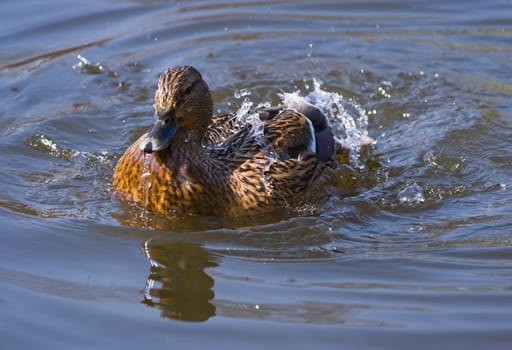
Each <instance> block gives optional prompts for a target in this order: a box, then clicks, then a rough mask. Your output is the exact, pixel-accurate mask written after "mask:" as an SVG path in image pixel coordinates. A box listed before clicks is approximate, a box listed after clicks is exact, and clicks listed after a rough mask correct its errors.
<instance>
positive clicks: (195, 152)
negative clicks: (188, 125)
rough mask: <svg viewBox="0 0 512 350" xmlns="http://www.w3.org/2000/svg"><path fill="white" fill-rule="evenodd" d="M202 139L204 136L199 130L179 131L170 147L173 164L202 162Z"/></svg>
mask: <svg viewBox="0 0 512 350" xmlns="http://www.w3.org/2000/svg"><path fill="white" fill-rule="evenodd" d="M202 138H203V134H202V133H201V132H198V131H197V130H177V131H176V134H175V135H174V136H173V138H172V141H171V144H170V145H169V150H170V156H171V158H172V161H173V163H174V164H176V165H178V164H181V163H182V162H190V161H194V162H196V161H200V160H201V159H202V158H203V157H204V150H203V147H202V146H201V140H202Z"/></svg>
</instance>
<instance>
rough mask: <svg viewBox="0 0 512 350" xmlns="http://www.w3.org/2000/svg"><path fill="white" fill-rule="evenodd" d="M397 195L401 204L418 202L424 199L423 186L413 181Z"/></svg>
mask: <svg viewBox="0 0 512 350" xmlns="http://www.w3.org/2000/svg"><path fill="white" fill-rule="evenodd" d="M397 197H398V201H399V202H400V203H401V204H419V203H423V202H424V201H425V197H424V196H423V188H421V186H420V185H418V184H417V183H413V184H411V185H408V186H406V187H405V188H403V189H401V190H400V191H399V192H398V195H397Z"/></svg>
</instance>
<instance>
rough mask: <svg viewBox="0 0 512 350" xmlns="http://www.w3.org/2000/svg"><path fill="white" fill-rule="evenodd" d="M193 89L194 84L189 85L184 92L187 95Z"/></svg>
mask: <svg viewBox="0 0 512 350" xmlns="http://www.w3.org/2000/svg"><path fill="white" fill-rule="evenodd" d="M191 91H192V86H189V87H188V88H186V89H185V91H184V92H183V93H184V94H185V95H188V94H190V92H191Z"/></svg>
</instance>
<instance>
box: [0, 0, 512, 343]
mask: <svg viewBox="0 0 512 350" xmlns="http://www.w3.org/2000/svg"><path fill="white" fill-rule="evenodd" d="M27 9H30V11H29V12H30V13H31V15H30V16H28V15H27V11H28V10H27ZM511 11H512V4H511V3H510V1H507V0H502V1H500V0H492V1H490V2H485V3H484V2H480V1H450V2H446V1H430V2H428V3H426V2H414V1H413V2H411V1H375V2H370V3H366V4H363V3H360V2H357V1H322V2H310V1H309V2H306V1H293V2H292V1H287V0H283V1H204V2H202V1H187V2H166V1H106V0H102V1H99V0H98V1H73V3H72V4H71V3H69V2H67V1H62V0H50V1H45V2H40V1H30V0H25V1H21V2H20V1H4V2H2V4H1V5H0V13H1V14H2V15H1V18H2V20H1V21H0V33H1V34H0V47H2V49H1V50H0V76H1V79H0V101H1V103H0V136H1V137H0V144H1V149H2V150H3V153H2V154H3V162H2V164H1V165H0V183H1V185H2V191H1V193H0V218H1V222H2V224H3V225H2V226H3V228H2V229H1V230H0V231H1V233H0V239H1V244H0V314H1V315H2V317H1V319H0V336H1V338H2V344H4V346H6V347H8V348H10V349H17V348H18V349H21V348H23V349H26V348H38V349H59V348H62V349H64V348H65V349H69V348H72V349H80V348H105V349H107V348H108V349H112V348H135V347H148V346H152V347H157V346H159V347H160V346H165V347H173V348H205V347H214V348H225V349H240V348H243V349H246V348H254V349H261V348H268V349H270V348H275V349H282V348H284V347H289V346H290V345H291V346H294V347H297V348H304V349H311V348H322V349H327V348H333V349H334V348H336V349H339V348H348V349H351V348H357V349H375V348H378V349H382V348H389V349H410V348H412V347H414V348H416V349H431V348H447V349H457V348H460V349H482V348H485V349H506V348H508V347H509V344H510V342H511V341H512V336H511V334H512V317H511V314H512V282H511V281H512V259H511V258H512V216H511V214H510V213H512V180H511V179H512V144H511V142H510V140H511V139H512V138H511V136H512V108H511V105H510V96H511V93H512V63H511V62H512V61H511V60H510V56H511V54H512V44H511V43H512V41H511V37H512V26H511V24H510V23H511V22H510V13H511ZM176 64H191V65H194V66H195V67H197V68H198V69H199V70H200V71H201V72H202V74H203V77H204V79H205V80H206V81H207V83H208V84H209V85H210V87H211V89H212V94H213V97H214V100H215V102H216V109H218V110H219V111H227V110H237V109H239V108H240V107H242V106H243V104H244V101H246V102H247V101H249V102H251V103H253V104H254V105H257V104H259V103H265V102H270V103H278V102H279V101H280V100H279V97H278V96H277V93H279V92H281V91H288V92H296V93H297V94H300V95H302V96H309V97H310V98H314V97H316V98H319V96H320V95H321V92H324V93H325V94H327V95H323V96H330V97H332V96H337V97H339V100H337V101H338V102H339V104H338V105H334V106H332V105H331V107H333V108H331V109H329V108H328V107H329V106H328V105H329V103H326V101H325V100H322V101H320V102H321V103H324V105H323V106H324V107H325V108H327V109H329V110H330V111H331V112H333V115H332V116H333V117H334V118H336V117H337V118H338V123H337V124H336V125H335V126H336V128H337V133H338V134H337V136H338V137H339V139H340V140H346V137H347V135H346V134H344V132H345V131H346V129H345V128H346V125H341V124H343V122H346V121H347V120H351V119H350V118H355V119H352V120H358V121H359V124H356V125H355V128H354V129H353V130H355V131H357V132H363V133H366V132H367V133H368V135H369V136H371V137H373V138H374V139H375V140H376V143H375V144H374V145H372V146H371V147H365V148H363V149H361V150H360V152H359V153H358V154H357V153H356V155H358V156H354V154H353V157H351V158H348V159H347V161H348V163H347V164H345V165H344V166H342V167H340V168H339V169H338V170H336V171H335V172H333V173H331V174H330V175H329V178H328V180H327V181H325V182H324V183H322V184H318V185H316V187H314V188H313V189H311V191H310V193H308V194H307V195H306V198H307V199H308V200H305V201H303V203H302V204H301V205H299V206H296V207H293V208H284V209H282V210H276V211H275V212H272V213H268V214H264V215H257V216H251V217H242V218H236V219H228V218H215V217H189V218H181V219H172V220H171V219H169V218H166V217H163V216H157V215H152V214H149V213H145V212H144V210H142V209H141V208H139V207H136V206H133V205H130V204H129V203H126V202H123V201H121V200H120V199H119V198H117V197H116V196H115V195H114V193H113V190H112V184H111V176H112V170H113V167H114V166H115V163H116V161H117V159H118V158H119V157H120V155H121V154H122V153H123V152H124V150H125V149H126V147H128V145H129V144H130V143H131V142H133V141H134V140H135V139H136V138H137V137H138V136H139V135H140V134H141V133H143V132H144V131H146V130H147V128H148V127H149V125H150V123H151V119H152V115H153V112H152V98H153V93H154V89H155V86H156V81H157V78H158V75H159V73H160V72H161V71H163V70H164V69H166V68H167V67H169V66H171V65H176ZM315 82H317V83H318V84H319V86H316V85H315V84H316V83H315ZM363 117H364V118H363ZM358 118H359V119H358ZM361 118H362V119H361ZM366 120H367V124H366V123H365V121H366ZM344 130H345V131H344ZM352 146H353V145H352Z"/></svg>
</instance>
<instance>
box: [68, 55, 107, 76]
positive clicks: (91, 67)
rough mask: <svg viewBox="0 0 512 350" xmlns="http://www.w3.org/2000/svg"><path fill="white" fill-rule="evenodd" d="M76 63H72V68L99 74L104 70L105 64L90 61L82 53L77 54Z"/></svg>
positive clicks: (84, 72)
mask: <svg viewBox="0 0 512 350" xmlns="http://www.w3.org/2000/svg"><path fill="white" fill-rule="evenodd" d="M76 58H77V59H78V63H76V64H74V65H73V70H74V71H75V72H77V73H83V74H101V73H103V72H104V71H105V66H104V65H103V64H101V63H100V62H94V63H93V62H91V61H89V60H88V59H87V58H86V57H84V56H82V55H77V56H76Z"/></svg>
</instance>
